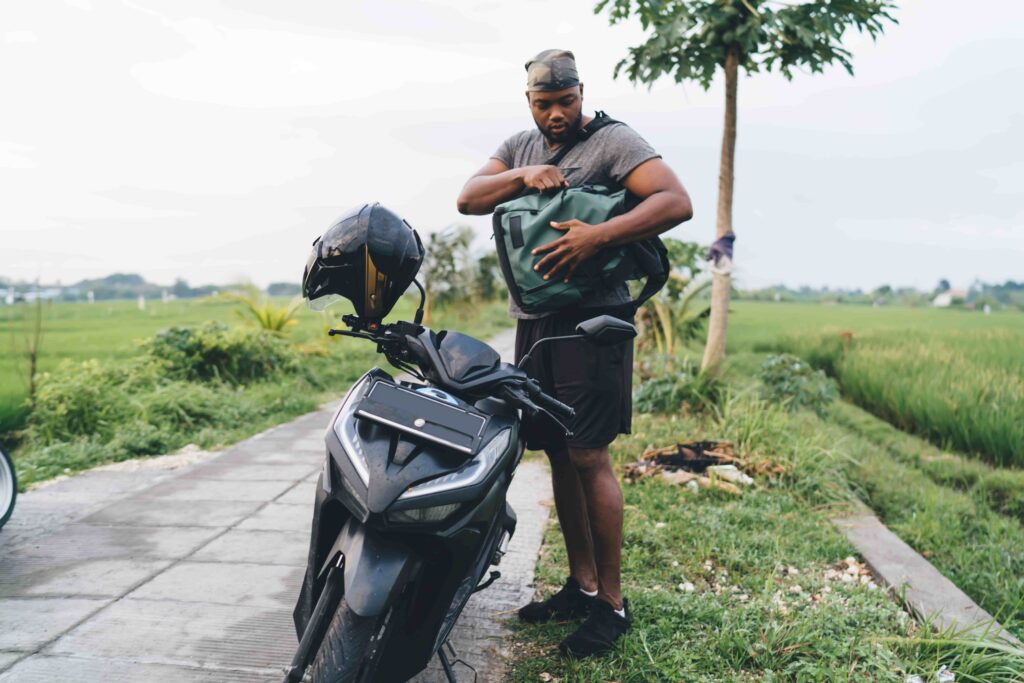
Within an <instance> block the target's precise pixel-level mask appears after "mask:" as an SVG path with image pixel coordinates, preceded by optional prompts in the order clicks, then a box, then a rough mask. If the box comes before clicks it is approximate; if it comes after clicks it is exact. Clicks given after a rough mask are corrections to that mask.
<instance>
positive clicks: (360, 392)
mask: <svg viewBox="0 0 1024 683" xmlns="http://www.w3.org/2000/svg"><path fill="white" fill-rule="evenodd" d="M369 386H370V380H369V377H364V378H363V379H362V380H360V382H359V383H358V384H356V386H354V387H352V390H351V391H349V392H348V396H347V397H346V398H345V402H344V403H343V404H342V405H341V410H339V411H338V417H336V418H335V419H334V424H333V425H332V428H333V429H334V433H335V434H337V435H338V440H339V441H341V446H342V450H344V451H345V455H346V456H348V461H349V462H350V463H352V467H353V468H354V469H355V471H356V474H358V475H359V478H360V479H361V480H362V481H363V486H369V485H370V462H369V460H367V458H366V450H365V449H364V448H363V442H362V440H361V439H360V438H359V435H358V434H356V421H355V420H354V419H352V416H353V414H354V413H355V412H356V406H357V405H358V404H359V400H360V399H361V398H362V397H363V396H364V395H365V394H366V390H367V388H368V387H369Z"/></svg>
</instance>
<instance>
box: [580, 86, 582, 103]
mask: <svg viewBox="0 0 1024 683" xmlns="http://www.w3.org/2000/svg"><path fill="white" fill-rule="evenodd" d="M582 101H583V84H582V83H580V102H582Z"/></svg>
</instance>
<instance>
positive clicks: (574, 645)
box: [558, 598, 633, 659]
mask: <svg viewBox="0 0 1024 683" xmlns="http://www.w3.org/2000/svg"><path fill="white" fill-rule="evenodd" d="M622 609H623V611H625V613H626V616H625V617H620V616H619V615H618V614H616V613H615V608H614V607H612V606H611V604H609V603H607V602H605V601H604V600H597V599H595V600H594V606H593V607H592V608H591V610H590V616H589V617H587V620H586V621H584V622H583V624H582V625H581V626H580V627H579V628H578V629H576V632H575V633H573V634H572V635H570V636H569V637H568V638H566V639H565V640H563V641H562V643H561V644H560V645H559V646H558V649H559V650H561V651H562V654H563V655H565V656H566V657H575V658H576V659H583V658H585V657H593V656H594V655H603V654H604V653H605V652H608V651H609V650H611V649H612V647H614V646H615V641H616V640H618V639H619V636H621V635H622V634H623V633H626V632H627V631H629V627H630V624H631V623H632V621H633V618H632V617H631V616H630V613H629V602H628V601H627V600H626V599H625V598H623V599H622Z"/></svg>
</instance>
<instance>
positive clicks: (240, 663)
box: [0, 600, 298, 670]
mask: <svg viewBox="0 0 1024 683" xmlns="http://www.w3.org/2000/svg"><path fill="white" fill-rule="evenodd" d="M0 633H2V632H0ZM0 637H2V636H0ZM297 646H298V640H297V638H296V636H295V627H294V625H293V624H292V620H291V613H290V610H282V609H279V608H278V609H272V608H267V607H248V606H244V605H217V604H209V603H187V602H174V601H169V600H120V601H118V602H116V603H114V604H113V605H111V606H110V607H108V608H107V609H105V610H103V611H102V612H100V613H99V614H97V615H96V616H95V617H93V618H92V619H89V620H88V621H86V622H85V623H83V624H82V625H80V626H78V627H77V628H75V629H74V630H72V631H71V632H69V633H67V634H66V635H64V636H62V637H61V638H60V639H59V640H57V642H55V643H54V644H53V645H52V646H50V647H49V648H48V649H47V651H46V652H45V653H44V654H48V655H69V656H74V655H78V656H85V657H92V658H99V659H114V660H121V661H136V662H140V663H144V664H145V663H153V664H171V665H178V666H188V667H196V668H200V667H201V668H228V669H243V670H245V669H248V670H253V669H276V668H282V669H283V667H284V666H286V665H287V664H288V663H289V662H290V661H291V658H292V655H293V654H294V653H295V649H296V647H297Z"/></svg>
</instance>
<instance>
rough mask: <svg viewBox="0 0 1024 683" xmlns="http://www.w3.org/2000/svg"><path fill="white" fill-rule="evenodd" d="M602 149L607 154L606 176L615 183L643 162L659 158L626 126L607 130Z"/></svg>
mask: <svg viewBox="0 0 1024 683" xmlns="http://www.w3.org/2000/svg"><path fill="white" fill-rule="evenodd" d="M604 149H605V152H606V153H607V154H608V157H607V158H608V162H609V165H608V175H609V176H610V177H611V178H612V180H614V181H615V182H617V183H622V181H624V180H625V179H626V176H628V175H629V174H630V173H632V172H633V169H635V168H636V167H637V166H639V165H640V164H642V163H644V162H645V161H649V160H651V159H660V158H661V155H660V154H658V153H657V152H655V151H654V148H653V147H651V145H650V144H649V143H648V142H647V141H646V140H644V139H643V138H642V137H640V134H639V133H637V132H636V131H635V130H633V129H632V128H630V127H629V126H627V125H621V126H610V127H609V128H608V139H607V140H606V141H605V144H604Z"/></svg>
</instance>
